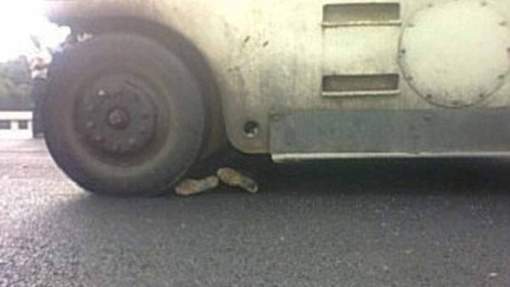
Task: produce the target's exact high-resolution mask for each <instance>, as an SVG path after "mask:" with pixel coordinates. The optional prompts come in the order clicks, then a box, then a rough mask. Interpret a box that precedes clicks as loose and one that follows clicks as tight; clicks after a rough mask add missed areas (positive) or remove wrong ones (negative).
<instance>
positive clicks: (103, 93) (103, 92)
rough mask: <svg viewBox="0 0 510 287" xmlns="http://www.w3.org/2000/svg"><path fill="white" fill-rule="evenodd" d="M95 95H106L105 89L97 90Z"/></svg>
mask: <svg viewBox="0 0 510 287" xmlns="http://www.w3.org/2000/svg"><path fill="white" fill-rule="evenodd" d="M97 95H98V96H99V97H104V96H106V95H107V93H106V91H105V90H99V91H98V92H97Z"/></svg>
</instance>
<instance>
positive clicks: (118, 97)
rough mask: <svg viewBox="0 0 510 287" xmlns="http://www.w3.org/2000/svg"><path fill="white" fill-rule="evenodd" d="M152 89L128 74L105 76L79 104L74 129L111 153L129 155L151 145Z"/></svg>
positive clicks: (154, 111)
mask: <svg viewBox="0 0 510 287" xmlns="http://www.w3.org/2000/svg"><path fill="white" fill-rule="evenodd" d="M152 99H153V91H152V90H151V89H150V88H149V87H148V86H147V84H146V83H145V82H143V81H141V80H138V79H136V78H134V77H133V76H130V75H115V76H109V77H104V78H102V79H100V80H99V81H97V82H96V83H95V85H93V87H92V89H91V91H90V92H89V93H87V94H86V95H85V96H84V97H83V98H82V100H81V101H80V103H79V105H78V113H77V115H78V119H77V128H78V130H79V131H80V132H81V133H82V134H83V135H84V138H85V139H86V142H87V143H88V145H89V146H91V147H93V148H95V149H97V150H100V151H102V152H105V153H108V154H114V155H124V154H132V153H136V152H139V151H141V150H143V149H144V148H145V147H146V146H147V145H149V144H150V142H151V140H152V138H153V137H154V134H155V131H156V121H157V118H158V114H157V108H156V107H155V105H154V104H153V101H152Z"/></svg>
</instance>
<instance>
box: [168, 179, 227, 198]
mask: <svg viewBox="0 0 510 287" xmlns="http://www.w3.org/2000/svg"><path fill="white" fill-rule="evenodd" d="M219 185H220V181H219V179H218V177H216V176H209V177H206V178H204V179H186V180H183V181H182V182H181V183H179V185H177V186H176V187H175V193H176V194H177V195H180V196H190V195H195V194H199V193H204V192H206V191H209V190H212V189H215V188H216V187H218V186H219Z"/></svg>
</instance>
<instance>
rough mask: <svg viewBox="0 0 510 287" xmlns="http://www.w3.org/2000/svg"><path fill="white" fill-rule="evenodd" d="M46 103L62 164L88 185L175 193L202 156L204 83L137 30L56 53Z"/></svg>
mask: <svg viewBox="0 0 510 287" xmlns="http://www.w3.org/2000/svg"><path fill="white" fill-rule="evenodd" d="M49 75H50V83H49V95H48V97H46V100H45V102H44V113H43V118H44V124H45V128H46V129H45V132H46V134H45V138H46V143H47V145H48V149H49V151H50V153H51V154H52V156H53V158H54V159H55V161H56V163H57V164H58V166H59V167H60V168H62V169H63V170H64V172H65V173H66V174H67V175H69V177H71V178H72V179H73V180H74V181H76V182H77V183H78V184H79V185H80V186H82V187H83V188H84V189H86V190H89V191H92V192H97V193H101V194H111V195H154V194H160V193H163V192H165V191H168V190H169V187H170V186H171V185H173V184H174V183H175V182H176V181H177V180H178V179H179V178H180V177H182V176H183V174H184V173H185V172H186V171H187V170H188V169H189V168H190V166H192V164H193V163H194V162H195V161H196V159H197V158H198V157H199V155H200V153H201V150H202V148H203V142H204V134H205V130H206V127H205V125H206V123H205V122H206V121H205V119H206V116H207V115H206V113H207V112H206V110H207V109H206V108H205V104H204V100H203V97H202V95H201V90H200V83H199V81H198V80H197V77H195V75H194V73H193V71H191V70H190V68H189V66H188V65H187V64H186V63H185V62H183V60H182V59H180V58H178V57H176V56H175V54H174V53H172V51H170V50H168V49H166V48H165V47H163V46H161V45H160V44H158V43H156V42H154V41H152V40H150V39H148V38H145V37H143V36H139V35H136V34H127V33H125V34H124V33H119V34H102V35H99V36H97V37H94V38H93V39H90V40H88V41H85V42H83V43H79V44H77V45H76V46H73V47H71V48H69V49H67V50H65V51H64V52H62V53H60V54H59V55H56V56H55V59H54V62H53V64H52V67H51V68H50V74H49Z"/></svg>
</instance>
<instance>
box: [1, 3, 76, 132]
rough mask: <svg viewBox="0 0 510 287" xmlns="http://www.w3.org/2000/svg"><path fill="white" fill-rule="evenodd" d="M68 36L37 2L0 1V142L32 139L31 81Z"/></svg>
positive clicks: (43, 71)
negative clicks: (10, 139) (47, 17)
mask: <svg viewBox="0 0 510 287" xmlns="http://www.w3.org/2000/svg"><path fill="white" fill-rule="evenodd" d="M69 33H70V31H69V29H68V28H66V27H58V26H56V25H54V24H52V23H50V22H49V21H48V20H47V19H46V17H45V15H44V9H43V6H42V1H40V0H17V1H1V2H0V35H2V45H0V139H1V138H29V137H32V136H33V133H32V117H33V116H32V111H33V109H34V107H35V101H34V96H33V95H32V87H33V82H34V80H35V79H39V80H44V79H45V77H46V68H47V65H48V64H49V63H50V62H51V54H52V53H53V52H54V51H56V50H58V49H59V47H60V45H61V43H63V42H64V40H65V39H66V37H67V36H68V35H69Z"/></svg>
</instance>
